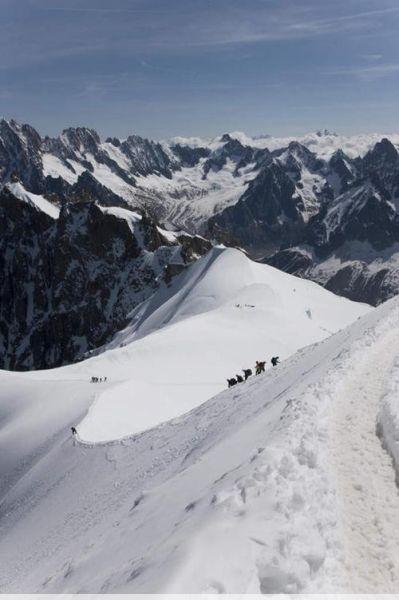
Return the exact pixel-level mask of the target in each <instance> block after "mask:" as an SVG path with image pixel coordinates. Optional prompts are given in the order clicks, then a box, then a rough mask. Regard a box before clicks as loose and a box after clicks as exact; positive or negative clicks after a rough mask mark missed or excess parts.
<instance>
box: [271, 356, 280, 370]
mask: <svg viewBox="0 0 399 600" xmlns="http://www.w3.org/2000/svg"><path fill="white" fill-rule="evenodd" d="M270 362H271V363H272V365H273V367H275V366H276V365H278V363H279V362H280V359H279V357H278V356H273V357H272V359H271V361H270Z"/></svg>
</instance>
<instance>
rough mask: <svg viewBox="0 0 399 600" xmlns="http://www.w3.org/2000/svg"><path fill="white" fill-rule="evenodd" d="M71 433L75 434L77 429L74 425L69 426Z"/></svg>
mask: <svg viewBox="0 0 399 600" xmlns="http://www.w3.org/2000/svg"><path fill="white" fill-rule="evenodd" d="M71 431H72V435H77V433H78V431H77V429H76V427H71Z"/></svg>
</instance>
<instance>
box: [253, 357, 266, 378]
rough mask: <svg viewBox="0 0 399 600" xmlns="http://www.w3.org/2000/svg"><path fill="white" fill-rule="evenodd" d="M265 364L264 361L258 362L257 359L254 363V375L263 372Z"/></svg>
mask: <svg viewBox="0 0 399 600" xmlns="http://www.w3.org/2000/svg"><path fill="white" fill-rule="evenodd" d="M265 364H266V361H262V362H260V361H259V360H257V361H256V365H255V373H256V375H260V374H261V373H264V372H265Z"/></svg>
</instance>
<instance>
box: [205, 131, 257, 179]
mask: <svg viewBox="0 0 399 600" xmlns="http://www.w3.org/2000/svg"><path fill="white" fill-rule="evenodd" d="M222 141H223V142H224V145H223V146H221V147H220V148H219V149H218V150H216V151H215V152H213V154H212V156H210V157H209V158H208V160H207V161H206V162H205V164H204V169H203V177H204V178H206V176H207V175H208V173H209V171H211V170H213V171H216V172H217V171H220V169H222V168H223V167H224V165H225V164H226V162H227V160H228V159H230V160H232V161H233V162H234V163H236V168H235V172H236V173H237V172H238V170H239V169H241V168H242V167H245V166H247V165H248V164H249V163H251V162H253V161H254V157H255V155H256V154H257V153H256V151H255V150H254V149H253V148H250V147H249V146H243V145H242V144H241V142H239V141H238V140H233V139H232V138H231V137H230V136H229V135H227V134H225V135H224V136H222Z"/></svg>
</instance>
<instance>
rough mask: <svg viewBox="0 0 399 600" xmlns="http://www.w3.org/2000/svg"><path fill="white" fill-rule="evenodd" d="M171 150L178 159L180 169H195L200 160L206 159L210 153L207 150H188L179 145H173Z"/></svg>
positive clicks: (188, 148) (186, 147)
mask: <svg viewBox="0 0 399 600" xmlns="http://www.w3.org/2000/svg"><path fill="white" fill-rule="evenodd" d="M172 150H173V152H174V154H175V155H176V156H178V157H179V159H180V161H181V165H182V167H195V165H197V164H198V163H199V161H200V160H201V158H207V157H208V156H209V155H210V153H211V151H210V150H209V149H208V148H190V147H188V146H182V145H181V144H175V145H174V146H172Z"/></svg>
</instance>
